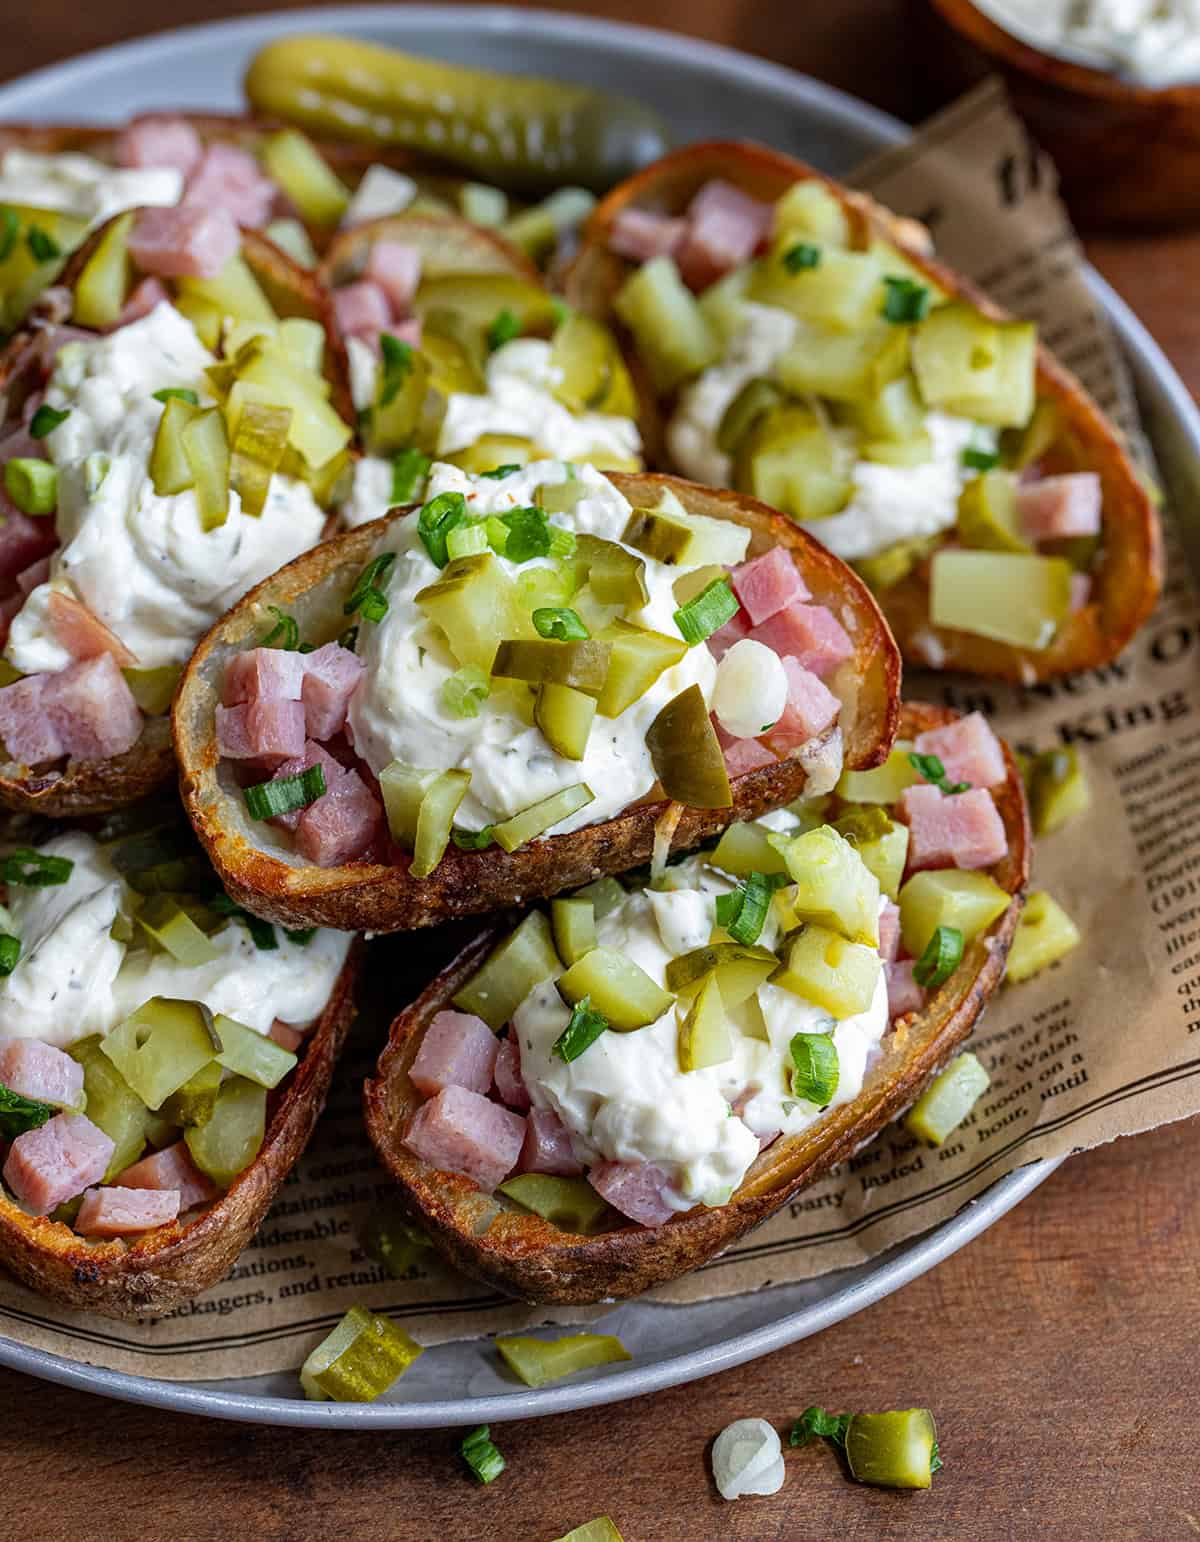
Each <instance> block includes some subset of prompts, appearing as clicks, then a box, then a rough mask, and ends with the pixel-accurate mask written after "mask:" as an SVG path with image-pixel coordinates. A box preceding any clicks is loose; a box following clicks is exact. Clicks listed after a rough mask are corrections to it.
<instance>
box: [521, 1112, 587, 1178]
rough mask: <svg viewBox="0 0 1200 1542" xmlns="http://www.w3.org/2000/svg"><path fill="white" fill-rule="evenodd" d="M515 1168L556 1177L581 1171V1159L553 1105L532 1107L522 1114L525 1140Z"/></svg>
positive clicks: (574, 1174) (571, 1175) (568, 1176)
mask: <svg viewBox="0 0 1200 1542" xmlns="http://www.w3.org/2000/svg"><path fill="white" fill-rule="evenodd" d="M517 1170H518V1172H522V1173H555V1174H557V1175H558V1176H559V1177H560V1178H577V1177H578V1176H579V1174H580V1173H581V1172H582V1171H583V1163H582V1162H581V1161H580V1160H579V1158H578V1157H577V1156H576V1155H575V1152H574V1149H573V1148H572V1146H571V1136H570V1132H569V1131H568V1130H567V1127H566V1125H565V1124H564V1123H563V1122H562V1120H561V1119H560V1118H559V1117H558V1115H557V1114H556V1113H555V1112H554V1110H553V1109H551V1108H534V1109H531V1110H530V1112H529V1114H528V1115H527V1116H526V1119H525V1144H524V1145H523V1146H522V1147H521V1159H520V1161H519V1162H518V1163H517Z"/></svg>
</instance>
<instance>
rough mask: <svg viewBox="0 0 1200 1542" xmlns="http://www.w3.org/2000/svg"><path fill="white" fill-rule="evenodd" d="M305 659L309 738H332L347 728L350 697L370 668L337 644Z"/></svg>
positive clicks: (304, 697) (304, 696) (303, 687)
mask: <svg viewBox="0 0 1200 1542" xmlns="http://www.w3.org/2000/svg"><path fill="white" fill-rule="evenodd" d="M302 657H303V664H304V679H303V682H302V684H301V686H300V700H301V701H302V702H303V703H304V726H305V732H306V733H307V734H308V737H309V738H310V739H332V738H333V736H334V734H336V733H340V732H341V730H342V728H343V727H344V726H345V723H346V713H347V711H348V710H349V707H350V698H351V696H353V695H354V688H355V686H357V684H358V682H359V681H360V680H361V679H362V677H363V675H364V674H366V669H367V667H366V665H365V664H364V663H363V661H362V660H361V659H360V658H359V657H358V655H357V654H356V653H351V652H350V650H349V648H343V647H341V646H340V645H339V644H338V643H335V642H331V643H326V644H325V646H324V647H323V648H317V649H316V650H315V651H314V652H312V653H307V654H304V655H303V656H302Z"/></svg>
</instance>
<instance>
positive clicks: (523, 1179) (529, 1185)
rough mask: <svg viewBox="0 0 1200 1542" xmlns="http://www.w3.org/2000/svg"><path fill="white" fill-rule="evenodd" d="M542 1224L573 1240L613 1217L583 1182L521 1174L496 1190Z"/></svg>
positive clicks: (598, 1229) (588, 1234)
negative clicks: (529, 1211) (542, 1222)
mask: <svg viewBox="0 0 1200 1542" xmlns="http://www.w3.org/2000/svg"><path fill="white" fill-rule="evenodd" d="M497 1192H498V1193H500V1194H503V1195H505V1196H506V1197H507V1198H508V1199H515V1200H516V1202H517V1204H519V1205H523V1206H524V1207H525V1209H526V1210H532V1211H533V1213H534V1215H540V1216H541V1218H542V1220H543V1221H549V1222H550V1224H551V1225H552V1226H557V1227H559V1228H560V1230H562V1231H569V1232H573V1233H574V1234H575V1235H576V1236H577V1237H592V1236H595V1235H596V1233H597V1232H601V1231H604V1230H605V1229H606V1228H607V1227H609V1226H610V1225H611V1224H612V1223H613V1221H614V1220H615V1219H616V1216H615V1214H614V1212H613V1211H612V1209H611V1208H610V1207H609V1205H608V1204H607V1203H606V1202H605V1200H603V1199H602V1198H601V1196H600V1195H599V1194H597V1192H596V1190H595V1189H594V1188H593V1187H592V1186H591V1184H590V1183H589V1182H588V1181H587V1179H586V1178H557V1177H554V1176H552V1175H551V1174H549V1173H521V1174H520V1175H519V1176H518V1177H516V1178H509V1179H507V1180H506V1181H505V1182H504V1183H502V1184H501V1185H500V1187H499V1189H498V1190H497Z"/></svg>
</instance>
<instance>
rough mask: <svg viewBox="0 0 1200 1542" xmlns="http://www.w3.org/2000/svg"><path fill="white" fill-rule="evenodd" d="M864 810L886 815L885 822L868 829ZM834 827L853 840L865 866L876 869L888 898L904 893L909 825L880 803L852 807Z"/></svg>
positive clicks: (869, 812) (870, 870)
mask: <svg viewBox="0 0 1200 1542" xmlns="http://www.w3.org/2000/svg"><path fill="white" fill-rule="evenodd" d="M864 814H879V815H882V816H883V821H884V823H883V826H882V828H879V827H878V826H877V827H875V828H873V829H868V828H867V827H866V826H865V825H864V823H863V820H862V816H863V815H864ZM834 829H835V830H837V832H838V834H839V835H843V836H845V838H846V839H847V840H848V841H850V842H851V844H852V845H853V846H854V848H855V850H856V851H857V852H858V854H859V856H860V857H861V858H862V862H863V866H864V867H865V868H866V869H867V871H868V872H870V873H873V874H874V875H875V877H876V879H877V880H878V882H879V887H880V890H881V891H882V892H883V893H884V894H886V895H887V897H888V899H890V900H895V899H896V898H897V896H898V895H899V893H900V884H901V881H902V880H903V878H904V867H905V864H906V862H907V860H908V827H907V825H902V824H895V823H893V822H892V820H890V819H889V818H888V817H887V815H886V814H884V813H883V810H882V809H881V808H880V807H879V806H878V804H874V803H869V804H865V805H864V806H863V807H862V808H860V809H849V810H847V811H846V812H845V813H843V814H842V815H841V817H840V818H839V819H837V820H835V821H834Z"/></svg>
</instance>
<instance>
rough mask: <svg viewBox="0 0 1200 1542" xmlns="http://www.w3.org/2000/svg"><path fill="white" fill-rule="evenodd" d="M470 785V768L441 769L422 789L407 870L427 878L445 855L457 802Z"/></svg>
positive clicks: (416, 876) (418, 876)
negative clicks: (456, 769) (466, 769)
mask: <svg viewBox="0 0 1200 1542" xmlns="http://www.w3.org/2000/svg"><path fill="white" fill-rule="evenodd" d="M470 785H471V773H470V772H469V771H443V772H442V773H441V774H440V775H439V776H435V777H434V779H433V781H431V782H430V784H429V786H428V787H427V788H426V789H425V792H424V795H423V796H422V798H421V804H420V808H419V809H418V811H417V827H416V833H415V836H414V839H413V858H412V866H411V867H410V868H409V872H410V873H411V874H412V876H413V877H414V878H428V877H429V875H430V873H432V872H433V870H434V869H435V868H436V867H437V865H438V863H439V862H440V861H441V860H442V857H443V856H444V855H445V852H446V847H447V846H448V845H449V844H450V831H451V830H452V829H453V828H454V816H455V814H456V813H457V812H458V807H459V804H460V803H461V802H462V800H463V799H464V798H465V797H466V795H467V789H468V788H469V787H470Z"/></svg>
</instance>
